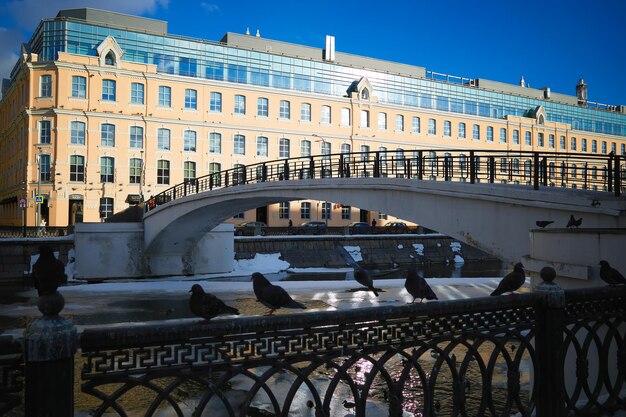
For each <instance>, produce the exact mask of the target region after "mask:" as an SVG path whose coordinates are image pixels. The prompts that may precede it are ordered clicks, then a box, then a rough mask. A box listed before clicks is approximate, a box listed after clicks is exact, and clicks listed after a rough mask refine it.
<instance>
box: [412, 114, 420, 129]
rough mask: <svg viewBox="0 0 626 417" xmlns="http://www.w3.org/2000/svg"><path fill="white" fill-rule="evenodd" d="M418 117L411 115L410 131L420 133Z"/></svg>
mask: <svg viewBox="0 0 626 417" xmlns="http://www.w3.org/2000/svg"><path fill="white" fill-rule="evenodd" d="M420 124H421V123H420V118H419V117H417V116H413V118H412V119H411V131H412V132H413V133H420V130H421V126H420Z"/></svg>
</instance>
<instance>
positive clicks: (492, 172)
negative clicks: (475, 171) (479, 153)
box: [489, 156, 496, 184]
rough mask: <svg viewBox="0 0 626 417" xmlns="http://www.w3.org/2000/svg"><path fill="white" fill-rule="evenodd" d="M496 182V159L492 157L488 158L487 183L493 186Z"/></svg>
mask: <svg viewBox="0 0 626 417" xmlns="http://www.w3.org/2000/svg"><path fill="white" fill-rule="evenodd" d="M494 182H496V158H494V157H493V156H490V157H489V183H490V184H493V183H494Z"/></svg>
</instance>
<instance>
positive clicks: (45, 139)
mask: <svg viewBox="0 0 626 417" xmlns="http://www.w3.org/2000/svg"><path fill="white" fill-rule="evenodd" d="M50 126H51V122H50V120H42V121H40V122H39V143H50V130H51V129H50Z"/></svg>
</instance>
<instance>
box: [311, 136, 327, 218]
mask: <svg viewBox="0 0 626 417" xmlns="http://www.w3.org/2000/svg"><path fill="white" fill-rule="evenodd" d="M311 136H314V137H316V138H320V139H319V140H316V142H322V177H323V176H324V174H323V173H324V163H323V162H324V159H326V158H327V157H328V158H329V159H330V142H328V141H327V140H326V138H324V137H323V136H320V135H318V134H317V133H313V134H311ZM326 143H328V145H329V146H328V154H324V148H325V146H324V144H326ZM327 155H328V156H327ZM317 204H318V206H319V203H317ZM327 207H328V202H327V201H324V203H323V204H322V217H324V221H325V222H326V226H328V215H329V214H330V210H326V208H327Z"/></svg>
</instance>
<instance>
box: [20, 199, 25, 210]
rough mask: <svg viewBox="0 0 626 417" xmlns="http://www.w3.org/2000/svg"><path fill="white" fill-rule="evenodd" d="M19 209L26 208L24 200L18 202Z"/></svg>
mask: <svg viewBox="0 0 626 417" xmlns="http://www.w3.org/2000/svg"><path fill="white" fill-rule="evenodd" d="M20 207H21V208H24V207H26V200H24V199H23V198H22V199H21V200H20Z"/></svg>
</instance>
